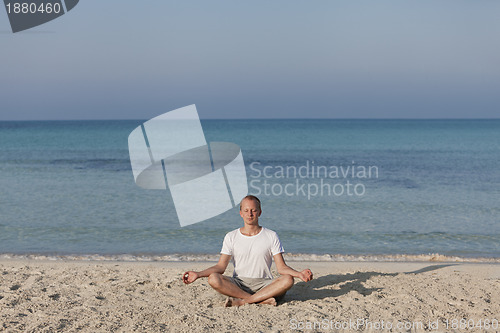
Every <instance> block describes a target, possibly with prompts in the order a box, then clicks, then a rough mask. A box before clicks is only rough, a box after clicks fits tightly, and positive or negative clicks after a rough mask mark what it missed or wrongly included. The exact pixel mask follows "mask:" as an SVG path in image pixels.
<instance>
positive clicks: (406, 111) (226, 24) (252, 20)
mask: <svg viewBox="0 0 500 333" xmlns="http://www.w3.org/2000/svg"><path fill="white" fill-rule="evenodd" d="M498 13H500V2H499V1H493V0H491V1H488V0H485V1H460V0H453V1H452V0H447V1H439V0H423V1H413V2H410V1H401V0H390V1H373V0H364V1H334V0H328V1H323V0H316V1H305V0H303V1H290V0H286V1H285V0H277V1H261V0H255V1H246V2H243V1H234V0H225V1H221V0H215V1H207V0H194V1H126V0H124V1H102V0H100V1H98V0H82V1H80V3H79V4H78V5H77V6H76V7H75V8H74V9H73V10H72V11H71V12H69V13H67V14H65V15H64V16H62V17H60V18H58V19H56V20H54V21H52V22H49V23H47V24H44V25H41V26H39V27H36V28H33V29H31V30H28V31H26V32H21V33H17V34H12V32H11V31H10V26H9V23H8V19H7V15H6V12H5V10H4V9H3V8H2V9H0V39H1V45H2V46H1V52H0V60H1V62H0V120H32V119H33V120H34V119H41V120H52V119H148V118H152V117H154V116H156V115H159V114H161V113H164V112H167V111H169V110H172V109H175V108H178V107H182V106H186V105H189V104H196V105H197V107H198V111H199V114H200V117H201V118H202V119H203V118H205V119H207V118H498V117H499V115H500V38H499V36H500V20H499V19H498Z"/></svg>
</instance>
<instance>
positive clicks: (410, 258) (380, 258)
mask: <svg viewBox="0 0 500 333" xmlns="http://www.w3.org/2000/svg"><path fill="white" fill-rule="evenodd" d="M284 257H285V259H286V260H287V261H317V262H322V261H323V262H329V261H331V262H429V261H430V262H478V263H479V262H483V263H500V258H485V257H476V258H466V257H458V256H447V255H441V254H438V253H429V254H417V255H412V254H387V255H378V254H377V255H370V254H367V255H345V254H305V253H304V254H301V253H285V254H284ZM2 259H9V260H23V259H27V260H53V261H57V260H66V261H129V262H135V261H137V262H154V261H165V262H189V261H215V262H216V261H218V260H219V254H181V253H177V254H165V255H153V254H147V255H140V254H114V255H107V254H106V255H103V254H74V255H58V254H13V253H4V254H0V260H2Z"/></svg>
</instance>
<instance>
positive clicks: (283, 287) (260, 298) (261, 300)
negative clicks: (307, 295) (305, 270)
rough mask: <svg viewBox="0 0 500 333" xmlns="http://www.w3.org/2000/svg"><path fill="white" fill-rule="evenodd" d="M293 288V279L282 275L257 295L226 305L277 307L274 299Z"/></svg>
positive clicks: (237, 299) (233, 300)
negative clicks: (254, 304)
mask: <svg viewBox="0 0 500 333" xmlns="http://www.w3.org/2000/svg"><path fill="white" fill-rule="evenodd" d="M292 286H293V277H292V276H291V275H288V274H285V275H281V276H280V277H279V278H277V279H276V280H274V281H273V282H272V283H271V284H269V285H268V286H265V287H264V288H262V289H261V290H259V291H258V292H256V293H255V294H253V295H250V296H249V297H239V298H236V299H231V300H229V301H228V302H226V304H227V303H230V304H229V305H227V306H241V305H245V304H252V303H258V304H269V305H276V299H275V298H274V297H275V296H279V295H282V294H284V293H285V292H286V291H287V290H289V289H290V288H292ZM233 297H234V296H233Z"/></svg>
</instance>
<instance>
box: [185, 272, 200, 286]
mask: <svg viewBox="0 0 500 333" xmlns="http://www.w3.org/2000/svg"><path fill="white" fill-rule="evenodd" d="M196 279H198V273H196V272H193V271H188V272H186V273H184V274H183V275H182V281H183V282H184V283H185V284H190V283H192V282H194V281H196Z"/></svg>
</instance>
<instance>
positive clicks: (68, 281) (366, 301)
mask: <svg viewBox="0 0 500 333" xmlns="http://www.w3.org/2000/svg"><path fill="white" fill-rule="evenodd" d="M288 263H289V264H290V266H292V267H294V268H296V269H304V268H311V269H312V270H313V272H314V280H313V281H311V282H309V283H304V282H301V281H299V280H296V282H295V285H294V287H293V288H292V289H291V290H290V291H289V292H288V294H287V295H286V297H285V298H284V300H283V301H282V302H281V303H280V304H279V305H278V306H277V307H271V306H266V305H248V306H244V307H239V308H224V306H223V305H224V300H225V297H224V296H221V295H218V294H217V293H216V292H215V291H213V290H212V289H211V288H210V286H209V285H208V283H207V280H206V279H200V280H198V281H196V282H194V283H193V284H191V285H184V284H183V283H182V281H181V276H182V273H183V272H184V271H186V270H199V269H203V268H205V267H208V266H209V265H211V264H213V263H211V262H106V261H64V260H56V261H42V260H27V259H26V260H17V259H16V260H8V259H3V260H0V331H6V332H18V331H23V332H24V331H26V332H45V331H47V332H48V331H50V332H71V331H80V332H116V331H118V332H127V331H141V332H212V331H214V332H294V331H309V332H316V331H329V332H336V331H344V332H345V331H360V332H380V331H387V332H389V331H392V332H410V331H411V332H419V331H431V332H452V331H455V332H469V331H472V332H499V331H500V326H499V323H498V321H499V320H500V265H499V264H491V263H488V264H483V263H456V262H437V263H436V262H411V263H410V262H408V263H404V262H403V263H402V262H290V261H289V262H288ZM230 273H231V271H230V270H228V271H227V272H226V274H230Z"/></svg>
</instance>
